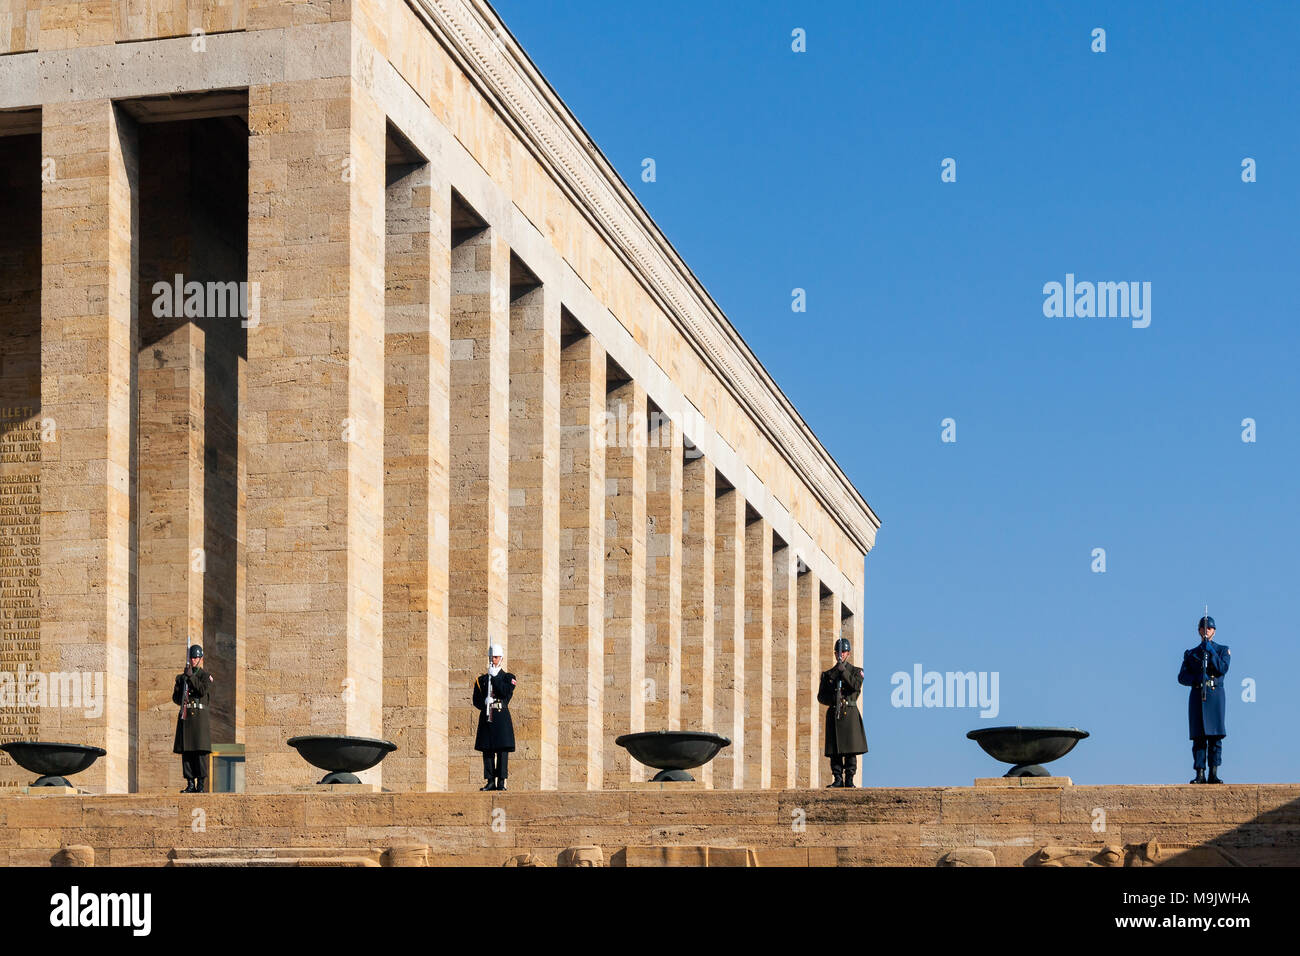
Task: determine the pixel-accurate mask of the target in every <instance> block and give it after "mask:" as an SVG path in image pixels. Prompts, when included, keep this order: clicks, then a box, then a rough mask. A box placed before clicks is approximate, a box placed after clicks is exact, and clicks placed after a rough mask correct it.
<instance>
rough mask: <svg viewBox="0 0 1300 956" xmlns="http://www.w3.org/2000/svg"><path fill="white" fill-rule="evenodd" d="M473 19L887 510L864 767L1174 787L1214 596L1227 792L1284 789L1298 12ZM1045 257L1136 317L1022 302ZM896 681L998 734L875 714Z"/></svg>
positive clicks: (530, 1)
mask: <svg viewBox="0 0 1300 956" xmlns="http://www.w3.org/2000/svg"><path fill="white" fill-rule="evenodd" d="M495 6H496V8H497V10H498V11H499V12H500V13H501V15H502V17H503V19H504V20H505V22H506V23H507V25H508V26H509V27H510V28H511V30H512V31H513V32H514V34H515V35H516V36H517V37H518V38H519V40H520V42H521V43H522V44H523V46H524V47H525V49H526V50H527V51H528V52H529V53H530V55H531V56H532V57H533V59H534V60H535V61H536V62H537V64H538V65H539V67H540V68H541V70H542V72H543V73H544V74H545V75H546V76H547V78H548V79H549V80H550V81H551V83H552V85H554V87H555V88H556V90H557V91H558V92H559V93H560V95H561V96H562V97H563V98H564V99H565V101H566V102H567V103H568V104H569V106H570V107H571V108H572V109H573V111H574V112H575V113H576V114H577V116H578V118H579V119H580V120H581V122H582V123H583V124H584V125H585V126H586V128H587V130H588V131H589V132H590V133H591V135H592V137H593V138H594V139H595V141H596V142H597V144H599V146H600V147H601V148H602V149H603V150H604V151H605V154H606V155H607V156H608V157H609V158H610V161H611V162H612V163H613V164H614V166H615V167H616V168H617V169H618V171H619V172H620V173H621V174H622V176H623V178H624V179H625V180H626V181H627V182H628V183H629V184H630V185H631V186H632V188H633V189H634V191H635V192H636V194H637V196H638V197H639V198H640V200H641V201H642V203H644V205H645V206H646V208H647V209H648V210H649V211H650V213H651V214H652V215H653V216H654V218H655V220H656V221H657V222H658V223H659V225H660V226H661V228H662V229H663V230H664V232H665V233H666V234H667V236H668V238H669V239H670V240H671V241H672V242H673V243H674V245H675V246H676V247H677V249H678V250H679V251H680V252H681V253H682V255H683V256H684V257H685V259H686V261H687V262H688V263H689V264H690V265H691V267H692V268H693V269H694V271H695V273H696V274H697V275H698V276H699V278H700V279H701V281H702V282H703V283H704V284H705V286H706V287H707V288H708V289H709V290H710V292H711V293H712V294H713V296H714V298H715V299H716V300H717V301H718V303H719V304H720V305H721V306H722V308H723V310H724V311H725V312H726V313H727V314H728V316H729V317H730V318H731V320H732V322H733V323H734V324H735V325H736V327H737V328H738V329H739V330H740V332H741V334H742V335H744V337H745V339H746V340H747V341H748V342H749V344H750V346H751V347H752V348H753V349H754V352H755V353H756V354H757V355H758V357H759V359H760V360H761V361H763V363H764V364H765V365H766V366H767V367H768V369H770V370H771V372H772V375H773V376H774V377H775V379H776V381H777V382H778V383H779V384H780V385H781V387H782V388H783V389H784V390H785V392H786V394H787V395H789V396H790V398H791V400H792V401H793V402H794V403H795V405H796V407H798V409H799V410H800V412H801V413H802V414H803V416H804V418H805V419H807V421H808V422H809V424H810V425H811V426H812V428H813V429H814V431H816V433H817V435H818V436H819V437H820V438H821V440H822V442H823V443H824V444H825V445H826V447H827V448H828V449H829V450H830V452H831V454H833V455H834V456H835V458H836V459H837V460H838V461H839V463H840V465H841V466H842V467H843V468H844V470H845V472H846V473H847V474H848V475H849V477H850V479H851V480H852V481H853V482H854V483H855V484H856V485H857V487H858V488H859V489H860V490H861V491H862V493H863V495H864V496H865V497H866V499H867V500H868V501H869V502H870V503H871V505H872V507H873V508H874V509H875V510H876V512H877V513H878V514H879V515H880V516H881V518H882V520H883V522H884V527H883V528H882V529H881V532H880V536H879V539H878V541H877V546H876V548H875V550H874V551H872V553H871V554H870V555H868V557H867V561H866V581H867V589H866V621H865V629H866V655H865V656H866V671H867V684H866V687H865V688H864V692H863V705H864V712H865V718H866V725H867V735H868V740H869V742H870V747H871V752H870V754H868V755H867V757H866V758H865V764H864V772H863V773H862V774H861V777H860V782H861V783H863V784H866V785H936V784H966V785H968V784H969V783H970V781H971V779H972V778H973V777H975V776H986V775H996V774H1000V773H1002V772H1003V770H1005V769H1006V768H1005V765H1001V764H998V763H996V762H995V761H993V760H992V759H991V758H989V757H987V756H985V755H984V754H983V753H982V752H981V751H980V750H979V749H978V747H976V745H975V744H974V743H973V742H971V741H968V740H966V739H965V733H966V731H967V730H969V729H972V728H976V727H980V726H992V725H998V724H1028V725H1040V724H1056V725H1067V726H1069V725H1073V726H1079V727H1082V728H1084V729H1086V730H1088V731H1090V732H1091V734H1092V737H1091V738H1090V739H1088V740H1085V741H1083V742H1082V743H1081V744H1080V745H1079V746H1078V747H1077V748H1076V750H1075V751H1074V753H1072V754H1070V755H1069V756H1067V757H1065V758H1064V759H1062V760H1061V761H1059V762H1058V763H1056V764H1053V765H1052V768H1053V769H1054V770H1058V771H1059V772H1061V773H1066V774H1069V775H1071V776H1073V778H1074V780H1075V782H1076V783H1181V782H1186V781H1187V780H1188V779H1190V777H1191V753H1190V744H1189V742H1188V740H1187V718H1186V711H1187V704H1186V701H1187V689H1186V688H1183V687H1180V686H1179V685H1178V684H1177V683H1176V680H1175V677H1176V675H1177V672H1178V665H1179V662H1180V660H1181V655H1182V651H1183V650H1184V649H1185V648H1188V647H1191V646H1193V645H1194V644H1195V643H1196V641H1197V637H1196V633H1195V624H1196V620H1197V618H1198V617H1199V616H1200V613H1201V607H1202V605H1203V604H1204V603H1205V602H1207V601H1208V602H1209V605H1210V613H1211V614H1212V615H1213V616H1214V617H1215V618H1216V619H1217V620H1218V623H1219V625H1220V628H1219V634H1218V638H1219V640H1221V641H1222V642H1223V643H1226V644H1228V645H1229V646H1230V647H1231V648H1232V651H1233V653H1232V660H1233V666H1232V669H1231V671H1230V674H1229V677H1230V680H1229V682H1228V686H1229V694H1230V696H1229V700H1228V717H1227V720H1228V731H1229V735H1228V737H1227V739H1226V740H1225V742H1224V764H1223V768H1222V774H1223V776H1224V778H1225V779H1226V780H1228V781H1230V782H1293V781H1297V780H1300V747H1298V746H1297V744H1296V742H1295V737H1294V736H1293V734H1294V733H1295V731H1296V728H1297V723H1298V721H1297V717H1298V716H1300V649H1297V644H1296V627H1295V626H1294V621H1295V620H1296V617H1297V615H1298V614H1300V607H1297V601H1296V599H1295V591H1296V580H1297V570H1298V568H1297V563H1298V562H1297V550H1296V543H1297V541H1298V540H1300V519H1298V517H1297V504H1296V488H1297V481H1296V472H1297V469H1298V468H1300V445H1298V442H1297V415H1298V414H1300V401H1298V398H1300V396H1298V395H1297V377H1296V373H1295V362H1296V358H1297V345H1298V344H1300V332H1298V331H1297V320H1298V319H1300V304H1298V303H1297V297H1296V287H1297V286H1296V279H1295V273H1296V267H1297V262H1298V261H1300V256H1298V255H1297V253H1298V252H1300V249H1298V248H1297V247H1298V246H1300V238H1298V236H1300V225H1298V224H1300V200H1298V198H1297V188H1296V183H1297V175H1298V174H1297V169H1298V168H1300V135H1298V134H1297V117H1300V103H1297V89H1300V84H1298V83H1297V53H1296V44H1297V40H1298V39H1300V4H1294V3H1290V2H1277V3H1254V4H1249V5H1238V4H1223V5H1217V4H1209V3H1196V4H1193V3H1176V4H1175V3H1159V4H1157V3H1140V4H1133V3H1123V4H1120V3H1114V4H1111V3H1098V4H1089V5H1086V6H1085V5H1084V4H1080V3H1065V2H1056V3H1051V2H1033V3H1028V2H1026V3H1016V4H1011V3H998V4H977V3H928V2H927V3H839V2H819V3H817V4H805V3H794V2H788V3H778V2H750V3H745V4H732V3H722V2H704V0H696V2H681V0H664V2H660V3H656V4H611V3H608V2H604V0H575V2H569V3H539V2H537V0H495ZM1096 27H1102V28H1104V29H1105V30H1106V47H1107V49H1106V52H1105V53H1093V52H1092V51H1091V45H1092V36H1091V33H1092V30H1093V29H1094V28H1096ZM795 28H802V29H804V30H806V32H807V52H806V53H794V52H792V50H791V31H792V30H794V29H795ZM646 157H652V158H654V160H655V161H656V164H657V177H658V178H657V181H656V182H653V183H645V182H642V181H641V169H642V165H641V164H642V160H643V159H644V158H646ZM946 157H952V158H954V159H955V160H956V161H957V181H956V182H955V183H943V182H941V181H940V172H941V170H940V164H941V161H942V160H943V159H944V158H946ZM1245 157H1251V158H1253V159H1255V160H1256V163H1257V176H1258V181H1257V182H1254V183H1249V184H1247V183H1243V182H1242V178H1241V172H1242V169H1241V163H1242V160H1243V158H1245ZM1066 273H1074V274H1075V275H1076V277H1077V279H1078V280H1079V281H1083V280H1091V281H1139V282H1150V283H1151V284H1152V302H1151V324H1150V327H1148V328H1145V329H1135V328H1132V326H1131V323H1130V322H1129V321H1128V320H1126V319H1118V318H1047V317H1045V316H1044V314H1043V302H1044V295H1043V291H1042V290H1043V285H1044V283H1047V282H1051V281H1057V282H1064V280H1065V275H1066ZM796 287H800V288H804V289H806V290H807V296H808V312H807V314H806V315H794V314H793V313H792V312H791V308H790V302H791V290H792V289H794V288H796ZM948 417H951V418H953V419H955V420H956V423H957V441H956V443H950V444H945V443H943V442H941V441H940V422H941V420H943V419H944V418H948ZM1247 417H1250V418H1254V419H1255V420H1256V422H1257V429H1258V431H1257V441H1256V442H1255V443H1253V444H1248V443H1244V442H1243V441H1242V440H1241V435H1242V426H1241V421H1242V419H1244V418H1247ZM1094 548H1104V549H1105V551H1106V571H1105V573H1104V574H1099V573H1094V572H1093V571H1092V570H1091V568H1092V563H1093V559H1092V551H1093V549H1094ZM826 657H827V662H828V664H829V659H830V653H829V650H828V652H827V655H826ZM917 663H920V664H922V665H923V666H924V668H925V669H926V670H938V671H950V670H951V671H956V670H962V671H966V670H974V671H988V672H992V671H996V672H998V673H999V675H1000V677H999V690H1000V707H1001V712H1000V713H999V714H998V716H997V717H996V718H995V719H992V720H987V719H981V718H980V717H979V716H978V713H977V712H976V711H975V710H971V709H956V708H948V709H941V708H935V709H925V708H921V709H904V708H894V707H893V706H891V703H890V693H891V690H892V687H891V684H890V676H891V674H893V673H894V672H895V671H900V670H901V671H908V672H910V671H911V670H912V668H913V665H914V664H917ZM1243 678H1253V679H1254V681H1255V682H1256V694H1257V699H1256V701H1255V702H1253V703H1246V702H1243V701H1242V699H1241V694H1242V688H1241V680H1242V679H1243Z"/></svg>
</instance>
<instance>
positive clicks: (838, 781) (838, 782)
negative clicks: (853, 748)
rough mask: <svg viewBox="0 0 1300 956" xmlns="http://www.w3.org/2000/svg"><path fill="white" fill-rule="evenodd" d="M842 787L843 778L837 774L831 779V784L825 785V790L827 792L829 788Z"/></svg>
mask: <svg viewBox="0 0 1300 956" xmlns="http://www.w3.org/2000/svg"><path fill="white" fill-rule="evenodd" d="M842 786H844V777H843V776H841V775H840V774H838V773H837V774H835V775H834V776H833V777H832V779H831V782H830V783H828V784H826V789H827V790H829V789H830V788H831V787H842Z"/></svg>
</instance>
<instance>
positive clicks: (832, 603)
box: [817, 592, 840, 679]
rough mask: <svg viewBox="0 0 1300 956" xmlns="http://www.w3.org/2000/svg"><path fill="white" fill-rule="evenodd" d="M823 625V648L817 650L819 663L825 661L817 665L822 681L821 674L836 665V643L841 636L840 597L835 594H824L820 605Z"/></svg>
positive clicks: (821, 627) (821, 624) (821, 628)
mask: <svg viewBox="0 0 1300 956" xmlns="http://www.w3.org/2000/svg"><path fill="white" fill-rule="evenodd" d="M820 614H821V623H820V626H819V629H820V630H821V640H822V643H821V647H819V648H818V649H817V659H818V661H825V662H826V663H824V664H820V663H819V664H818V665H817V673H818V676H819V679H820V675H821V672H822V671H824V670H825V669H826V668H828V667H830V666H831V665H832V664H834V663H835V661H836V657H835V642H836V641H837V640H838V639H839V636H840V596H839V595H838V594H835V593H833V592H828V593H823V594H822V598H821V603H820Z"/></svg>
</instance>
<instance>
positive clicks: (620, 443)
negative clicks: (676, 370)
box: [604, 381, 646, 788]
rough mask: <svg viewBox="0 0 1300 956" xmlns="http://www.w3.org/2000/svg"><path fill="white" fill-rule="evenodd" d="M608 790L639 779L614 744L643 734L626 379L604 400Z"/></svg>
mask: <svg viewBox="0 0 1300 956" xmlns="http://www.w3.org/2000/svg"><path fill="white" fill-rule="evenodd" d="M606 412H607V414H606V421H605V436H606V446H605V717H604V736H605V787H606V788H614V787H617V786H618V785H619V783H620V782H622V781H626V780H644V779H645V768H644V767H642V766H641V765H640V764H638V763H635V762H633V761H631V760H630V759H629V757H628V753H627V751H626V750H624V749H623V748H622V747H619V746H617V745H616V744H615V743H614V740H615V739H616V738H617V737H619V736H620V735H622V734H628V733H637V732H639V731H642V730H644V729H645V686H644V685H645V607H646V603H645V602H646V394H645V389H644V388H643V387H642V386H641V385H640V384H639V383H637V382H635V381H625V382H623V383H622V384H619V385H617V386H616V387H615V388H614V389H613V390H611V391H610V392H609V394H608V396H607V399H606Z"/></svg>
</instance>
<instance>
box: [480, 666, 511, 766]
mask: <svg viewBox="0 0 1300 956" xmlns="http://www.w3.org/2000/svg"><path fill="white" fill-rule="evenodd" d="M489 680H490V681H491V682H492V697H493V699H495V700H499V701H501V703H502V705H503V706H502V708H501V709H500V710H494V711H493V712H492V719H491V720H488V719H487V706H486V705H487V689H488V681H489ZM515 683H516V682H515V675H514V674H507V673H506V672H505V671H501V672H500V673H498V674H497V676H496V677H491V676H490V675H488V674H483V675H482V676H481V677H479V679H478V680H476V681H474V706H475V707H477V708H478V733H477V734H475V735H474V749H475V750H478V751H483V752H488V751H495V750H507V751H511V752H513V751H514V749H515V725H514V722H513V721H511V719H510V698H511V697H513V696H514V693H515Z"/></svg>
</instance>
